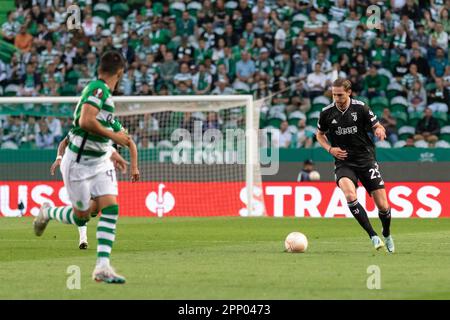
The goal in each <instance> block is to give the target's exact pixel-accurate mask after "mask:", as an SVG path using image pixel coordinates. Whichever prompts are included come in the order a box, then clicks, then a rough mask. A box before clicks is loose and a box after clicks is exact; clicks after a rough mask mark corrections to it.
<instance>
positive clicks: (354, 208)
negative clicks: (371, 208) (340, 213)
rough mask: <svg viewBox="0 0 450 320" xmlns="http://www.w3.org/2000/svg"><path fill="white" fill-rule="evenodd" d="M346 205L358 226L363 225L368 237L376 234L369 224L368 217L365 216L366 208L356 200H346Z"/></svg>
mask: <svg viewBox="0 0 450 320" xmlns="http://www.w3.org/2000/svg"><path fill="white" fill-rule="evenodd" d="M347 205H348V208H349V209H350V211H351V213H352V215H353V216H354V217H355V219H356V220H357V221H358V223H359V224H360V226H361V227H363V228H364V230H366V232H367V234H368V235H369V237H373V236H376V235H377V233H376V232H375V231H374V230H373V228H372V225H371V224H370V221H369V217H367V212H366V210H364V208H363V207H362V205H361V204H360V203H359V202H358V200H355V201H352V202H348V203H347Z"/></svg>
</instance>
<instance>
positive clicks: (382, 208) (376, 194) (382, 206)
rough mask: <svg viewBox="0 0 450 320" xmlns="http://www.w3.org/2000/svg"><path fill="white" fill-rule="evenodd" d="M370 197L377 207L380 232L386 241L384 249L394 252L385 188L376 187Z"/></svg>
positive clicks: (389, 211) (389, 208) (389, 209)
mask: <svg viewBox="0 0 450 320" xmlns="http://www.w3.org/2000/svg"><path fill="white" fill-rule="evenodd" d="M372 197H373V199H374V201H375V204H376V206H377V208H378V217H379V218H380V220H381V224H382V226H383V230H382V234H383V237H384V242H385V243H386V250H387V251H388V252H391V253H393V252H395V245H394V239H393V238H392V236H391V228H390V227H391V207H390V206H389V202H388V199H387V195H386V190H385V189H384V188H383V189H377V190H374V191H372Z"/></svg>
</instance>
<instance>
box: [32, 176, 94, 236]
mask: <svg viewBox="0 0 450 320" xmlns="http://www.w3.org/2000/svg"><path fill="white" fill-rule="evenodd" d="M85 183H86V181H80V182H72V183H71V187H68V186H67V185H66V189H67V192H68V194H69V199H70V200H71V202H72V203H74V202H73V201H74V199H78V200H75V201H76V202H75V204H76V206H77V207H75V206H61V207H52V206H51V205H50V204H49V203H48V202H46V203H44V204H43V205H42V206H41V208H40V210H39V214H38V216H37V217H36V219H35V220H34V221H33V226H34V232H35V234H36V235H37V236H41V235H42V234H43V232H44V230H45V228H46V227H47V224H48V222H49V221H50V220H56V221H59V222H61V223H64V224H73V225H76V226H78V227H83V226H85V225H86V223H87V221H89V213H90V209H89V201H90V196H89V194H88V192H89V191H88V190H87V189H86V188H85ZM84 208H86V209H84Z"/></svg>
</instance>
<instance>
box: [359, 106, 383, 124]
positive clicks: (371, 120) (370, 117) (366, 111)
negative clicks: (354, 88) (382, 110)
mask: <svg viewBox="0 0 450 320" xmlns="http://www.w3.org/2000/svg"><path fill="white" fill-rule="evenodd" d="M363 117H364V121H365V122H366V123H367V124H368V125H370V127H373V126H374V125H376V124H377V123H378V122H379V121H378V117H377V116H376V114H374V113H373V111H372V110H371V109H370V107H369V106H368V105H366V104H364V106H363Z"/></svg>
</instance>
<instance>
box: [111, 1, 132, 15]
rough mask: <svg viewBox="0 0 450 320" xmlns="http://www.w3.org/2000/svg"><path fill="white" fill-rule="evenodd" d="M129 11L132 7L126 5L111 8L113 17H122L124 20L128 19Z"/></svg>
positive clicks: (115, 5) (121, 4) (114, 5)
mask: <svg viewBox="0 0 450 320" xmlns="http://www.w3.org/2000/svg"><path fill="white" fill-rule="evenodd" d="M129 11H130V7H129V6H128V5H127V4H126V3H120V2H119V3H115V4H113V6H112V8H111V14H112V15H113V16H120V17H122V18H124V19H125V18H126V17H127V15H128V12H129Z"/></svg>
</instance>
